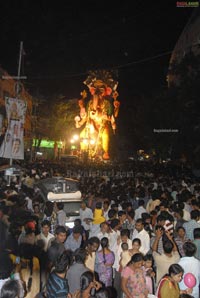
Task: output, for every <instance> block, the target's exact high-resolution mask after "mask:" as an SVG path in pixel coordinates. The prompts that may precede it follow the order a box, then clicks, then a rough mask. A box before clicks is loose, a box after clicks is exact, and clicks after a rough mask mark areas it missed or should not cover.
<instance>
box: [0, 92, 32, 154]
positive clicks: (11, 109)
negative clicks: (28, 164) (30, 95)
mask: <svg viewBox="0 0 200 298" xmlns="http://www.w3.org/2000/svg"><path fill="white" fill-rule="evenodd" d="M5 107H6V113H7V119H8V127H7V130H6V134H5V137H4V140H3V143H2V145H1V148H0V157H4V158H10V159H11V158H12V159H24V122H25V115H26V109H27V103H26V102H25V101H24V100H21V99H17V98H10V97H6V98H5Z"/></svg>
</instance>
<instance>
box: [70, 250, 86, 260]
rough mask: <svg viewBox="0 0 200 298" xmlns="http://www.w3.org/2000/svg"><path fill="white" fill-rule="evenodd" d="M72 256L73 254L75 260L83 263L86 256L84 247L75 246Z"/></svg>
mask: <svg viewBox="0 0 200 298" xmlns="http://www.w3.org/2000/svg"><path fill="white" fill-rule="evenodd" d="M73 256H74V260H75V262H77V263H81V264H84V263H85V260H86V257H87V252H86V250H85V249H84V248H77V249H76V250H75V252H74V254H73Z"/></svg>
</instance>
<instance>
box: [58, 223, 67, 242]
mask: <svg viewBox="0 0 200 298" xmlns="http://www.w3.org/2000/svg"><path fill="white" fill-rule="evenodd" d="M55 236H56V240H57V241H58V242H60V243H64V242H65V239H66V237H67V231H66V229H65V227H63V226H57V227H56V229H55Z"/></svg>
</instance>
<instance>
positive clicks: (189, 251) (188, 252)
mask: <svg viewBox="0 0 200 298" xmlns="http://www.w3.org/2000/svg"><path fill="white" fill-rule="evenodd" d="M196 250H197V247H196V245H195V244H194V243H192V242H190V241H186V242H185V243H184V244H183V251H184V253H185V256H186V257H192V256H194V255H195V253H196Z"/></svg>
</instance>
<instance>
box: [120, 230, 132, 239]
mask: <svg viewBox="0 0 200 298" xmlns="http://www.w3.org/2000/svg"><path fill="white" fill-rule="evenodd" d="M120 236H121V241H122V242H127V241H128V239H129V236H130V231H129V230H128V229H122V230H121V231H120Z"/></svg>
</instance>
